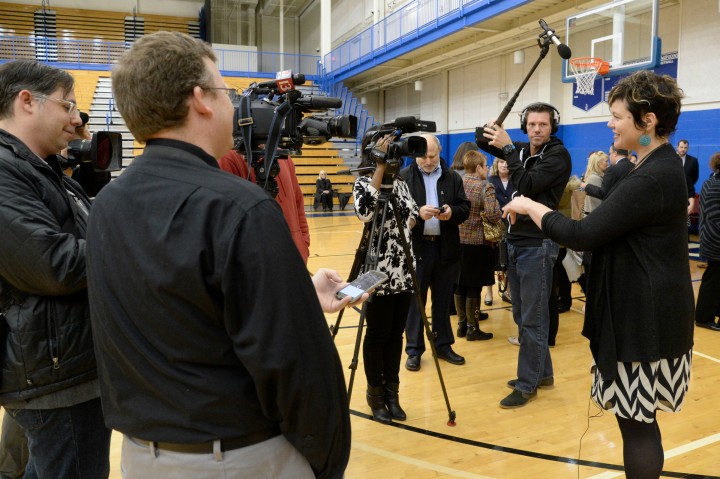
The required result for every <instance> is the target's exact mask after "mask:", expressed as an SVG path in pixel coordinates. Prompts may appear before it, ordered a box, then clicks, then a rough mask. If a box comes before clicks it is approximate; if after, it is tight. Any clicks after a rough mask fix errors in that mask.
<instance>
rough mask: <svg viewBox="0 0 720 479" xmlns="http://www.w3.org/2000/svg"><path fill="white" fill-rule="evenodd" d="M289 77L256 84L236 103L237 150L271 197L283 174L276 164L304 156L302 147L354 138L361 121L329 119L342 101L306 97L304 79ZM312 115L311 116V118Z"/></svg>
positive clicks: (350, 118) (275, 193) (311, 96)
mask: <svg viewBox="0 0 720 479" xmlns="http://www.w3.org/2000/svg"><path fill="white" fill-rule="evenodd" d="M281 74H287V75H285V77H283V78H278V79H277V80H272V81H267V82H262V83H261V84H257V83H253V84H252V85H250V87H249V88H248V89H247V90H245V91H244V92H243V94H242V95H241V96H240V97H238V98H236V99H235V100H234V101H233V104H234V105H235V114H234V117H233V140H234V148H235V149H236V150H237V151H239V152H240V153H244V154H245V157H246V160H247V162H248V166H249V167H251V168H252V169H253V171H254V172H255V181H256V182H257V184H258V185H260V186H262V187H263V188H265V190H266V191H268V192H269V193H270V194H272V195H273V197H274V196H276V195H277V182H276V181H275V180H274V178H275V177H276V176H277V174H278V173H279V171H280V164H279V163H278V161H276V160H281V159H287V158H288V156H289V155H290V154H297V153H299V152H300V151H301V148H302V145H303V144H308V145H317V144H321V143H324V142H325V141H328V140H329V139H330V138H333V137H338V138H355V137H356V136H357V118H356V117H355V116H353V115H342V116H336V117H330V118H328V117H325V116H321V115H312V113H326V112H327V110H329V109H331V108H339V107H341V106H342V100H340V99H339V98H333V97H326V96H313V95H303V94H302V93H301V92H300V91H298V90H296V89H295V84H298V85H301V84H303V83H305V76H304V75H301V74H292V72H280V73H278V76H281ZM308 114H311V115H308Z"/></svg>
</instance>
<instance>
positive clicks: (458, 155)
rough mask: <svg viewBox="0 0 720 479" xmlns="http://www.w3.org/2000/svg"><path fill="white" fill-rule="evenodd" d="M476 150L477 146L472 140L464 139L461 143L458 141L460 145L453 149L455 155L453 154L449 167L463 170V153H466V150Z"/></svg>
mask: <svg viewBox="0 0 720 479" xmlns="http://www.w3.org/2000/svg"><path fill="white" fill-rule="evenodd" d="M478 150H479V148H478V146H477V145H476V144H475V143H473V142H472V141H465V142H463V143H460V146H458V148H457V150H455V156H453V161H452V165H450V169H451V170H464V169H465V165H463V158H464V157H465V153H467V152H468V151H478Z"/></svg>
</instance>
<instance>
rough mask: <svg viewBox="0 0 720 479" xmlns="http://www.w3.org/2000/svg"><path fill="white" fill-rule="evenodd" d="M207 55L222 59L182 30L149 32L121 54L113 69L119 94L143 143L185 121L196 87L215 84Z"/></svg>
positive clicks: (124, 112)
mask: <svg viewBox="0 0 720 479" xmlns="http://www.w3.org/2000/svg"><path fill="white" fill-rule="evenodd" d="M205 58H207V59H209V60H212V61H215V59H216V58H215V53H214V52H213V51H212V48H210V45H208V44H207V43H204V42H202V41H200V40H197V39H195V38H192V37H191V36H189V35H186V34H184V33H180V32H157V33H153V34H151V35H145V36H143V37H142V38H140V39H139V40H137V41H136V42H135V44H134V45H133V46H132V48H130V50H128V51H126V52H125V53H124V54H123V55H122V57H120V60H118V62H117V65H115V67H114V68H113V73H112V87H113V95H114V96H115V102H116V104H117V108H118V110H119V111H120V114H121V115H122V116H123V119H124V120H125V123H126V124H127V126H128V129H129V130H130V131H131V132H132V134H133V135H134V136H135V138H136V139H137V140H138V141H142V142H144V141H147V139H148V137H150V136H151V135H153V134H154V133H157V132H158V131H160V130H163V129H166V128H172V127H175V126H181V125H183V124H184V123H185V118H186V117H187V114H188V105H187V98H188V96H189V95H190V94H191V93H192V91H193V88H195V87H196V86H199V87H202V88H205V87H212V86H213V85H212V83H211V78H210V77H209V76H208V74H207V70H206V68H205V63H204V62H203V59H205Z"/></svg>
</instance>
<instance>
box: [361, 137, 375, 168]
mask: <svg viewBox="0 0 720 479" xmlns="http://www.w3.org/2000/svg"><path fill="white" fill-rule="evenodd" d="M370 140H372V135H368V134H367V132H366V133H365V136H363V139H362V142H361V143H360V164H359V165H358V166H357V167H358V168H367V167H369V166H375V163H373V162H372V161H371V160H370V155H368V153H367V151H365V150H366V148H367V146H368V145H369V144H370ZM369 173H370V172H368V173H365V174H366V175H367V174H369ZM361 176H362V175H361Z"/></svg>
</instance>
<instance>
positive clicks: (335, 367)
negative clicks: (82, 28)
mask: <svg viewBox="0 0 720 479" xmlns="http://www.w3.org/2000/svg"><path fill="white" fill-rule="evenodd" d="M112 78H113V93H114V95H115V100H116V104H117V107H118V110H119V111H120V113H121V114H122V115H123V118H124V119H125V122H126V123H127V125H128V127H129V129H130V131H131V132H132V133H133V134H134V135H135V138H136V139H137V140H139V141H143V142H145V144H146V146H145V150H144V152H143V154H142V155H141V156H138V157H137V158H135V160H134V161H133V163H132V164H131V165H130V166H129V167H128V168H126V169H125V171H124V173H123V174H122V175H121V176H120V177H118V178H117V179H115V180H113V181H112V182H111V183H110V184H109V185H107V186H106V187H105V188H103V190H102V191H101V192H100V193H99V194H98V196H97V198H96V199H95V202H94V203H93V213H92V215H91V217H90V222H89V225H88V265H89V266H88V270H89V274H88V276H89V282H88V284H89V285H90V305H91V312H92V315H91V316H92V322H93V334H94V335H95V340H96V345H97V354H98V364H99V370H100V382H101V391H102V401H103V411H104V412H105V418H106V422H107V425H108V426H110V427H111V428H113V429H116V430H118V431H120V432H122V433H123V434H124V439H123V449H122V458H121V461H122V465H123V474H124V477H125V479H133V478H148V477H174V478H188V479H190V478H192V479H202V478H217V477H248V478H255V477H268V476H272V477H274V478H298V479H303V478H314V477H321V478H341V477H342V475H343V471H344V470H345V467H346V465H347V462H348V458H349V454H350V419H349V411H348V398H347V393H346V391H345V381H344V377H343V370H342V367H341V365H340V361H339V358H338V355H337V352H336V350H335V347H334V345H333V343H332V339H331V337H330V334H329V333H328V330H327V325H326V323H325V318H324V316H323V313H322V310H321V305H320V304H319V303H318V295H317V294H316V291H315V290H314V289H313V282H314V281H315V279H316V278H318V277H320V279H322V277H323V275H322V274H318V273H316V274H315V276H314V277H313V280H314V281H313V282H311V281H310V278H309V276H308V274H307V270H306V269H305V265H304V263H303V260H302V258H301V257H300V254H299V253H298V252H297V250H296V248H295V247H294V246H293V242H292V239H291V238H290V233H289V231H288V228H287V226H286V225H285V221H284V220H283V217H282V213H281V211H280V208H279V207H278V205H277V203H276V202H275V200H274V199H273V198H271V197H270V196H269V195H267V194H266V193H265V192H264V191H263V190H262V189H261V188H259V187H258V186H256V185H253V184H251V183H250V182H248V181H243V180H241V179H240V178H237V177H236V176H233V175H231V174H229V173H226V172H224V171H222V170H221V169H220V168H219V167H218V162H217V160H218V159H219V158H220V157H222V156H223V155H224V154H225V153H226V152H227V151H228V150H230V148H232V146H233V141H232V129H233V124H232V119H233V112H234V108H233V105H232V102H231V101H230V99H229V98H228V96H227V95H226V94H225V93H226V92H227V88H226V87H225V85H224V83H223V79H222V77H221V76H220V72H219V71H218V68H217V66H216V65H215V54H214V53H213V50H212V49H211V48H210V46H209V45H207V44H205V43H203V42H201V41H199V40H197V39H194V38H191V37H189V36H188V35H185V34H181V33H178V32H158V33H154V34H152V35H146V36H144V37H142V38H140V39H139V40H137V41H136V42H135V43H134V44H133V47H132V48H131V49H130V50H129V51H127V52H125V54H124V55H123V56H122V57H121V59H120V60H119V61H118V63H117V64H116V66H115V68H114V69H113V77H112ZM221 90H222V91H221ZM338 280H339V278H338ZM337 289H339V288H337ZM337 289H332V288H330V290H329V291H327V290H326V291H325V294H324V296H328V295H329V296H330V297H334V293H335V291H337ZM348 300H349V299H348Z"/></svg>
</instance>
